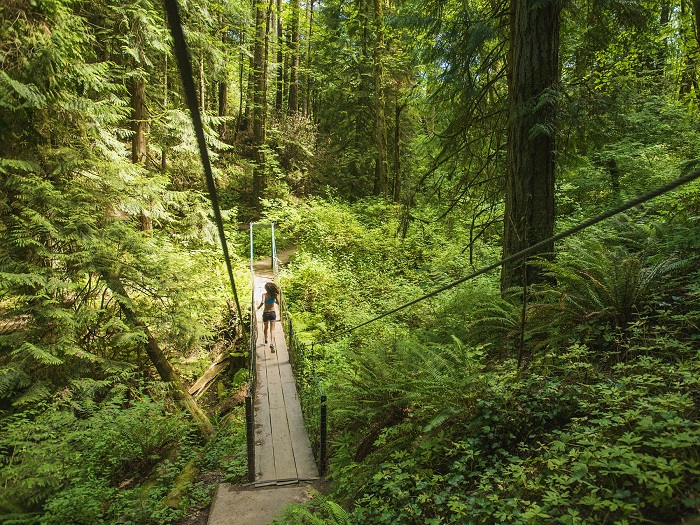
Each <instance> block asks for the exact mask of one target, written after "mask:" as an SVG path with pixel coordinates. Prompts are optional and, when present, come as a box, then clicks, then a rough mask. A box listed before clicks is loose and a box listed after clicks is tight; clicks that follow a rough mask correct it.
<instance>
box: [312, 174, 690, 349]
mask: <svg viewBox="0 0 700 525" xmlns="http://www.w3.org/2000/svg"><path fill="white" fill-rule="evenodd" d="M698 177H700V170H699V171H694V172H693V173H691V174H689V175H685V176H683V177H680V178H678V179H676V180H674V181H672V182H669V183H668V184H665V185H663V186H659V187H658V188H656V189H654V190H652V191H650V192H648V193H645V194H644V195H641V196H639V197H635V198H634V199H631V200H629V201H627V202H625V203H624V204H621V205H620V206H618V207H616V208H613V209H611V210H608V211H607V212H605V213H601V214H600V215H596V216H595V217H592V218H590V219H588V220H586V221H583V222H581V223H579V224H577V225H576V226H574V227H572V228H569V229H568V230H565V231H563V232H561V233H558V234H557V235H553V236H551V237H549V238H547V239H544V240H542V241H540V242H538V243H536V244H533V245H532V246H530V247H528V248H525V249H524V250H520V251H519V252H517V253H514V254H513V255H510V256H508V257H506V258H504V259H501V260H500V261H498V262H495V263H493V264H490V265H488V266H484V267H483V268H481V269H480V270H477V271H475V272H474V273H470V274H469V275H467V276H466V277H462V278H461V279H458V280H456V281H453V282H451V283H449V284H446V285H444V286H441V287H440V288H437V289H436V290H433V291H432V292H430V293H427V294H425V295H422V296H420V297H418V298H417V299H414V300H412V301H409V302H408V303H405V304H402V305H401V306H398V307H396V308H394V309H393V310H389V311H387V312H384V313H382V314H380V315H378V316H376V317H373V318H372V319H370V320H369V321H365V322H363V323H360V324H358V325H356V326H353V327H352V328H348V329H346V330H342V331H341V332H338V333H337V334H334V335H332V336H331V337H329V338H327V339H324V340H322V341H319V344H323V343H329V342H331V341H333V340H335V339H337V338H338V337H340V336H342V335H345V334H349V333H350V332H353V331H355V330H357V329H358V328H362V327H363V326H367V325H368V324H370V323H374V322H375V321H379V320H380V319H383V318H384V317H387V316H389V315H392V314H395V313H396V312H399V311H401V310H403V309H405V308H408V307H409V306H413V305H414V304H416V303H419V302H421V301H425V300H426V299H429V298H431V297H434V296H436V295H438V294H439V293H442V292H444V291H446V290H449V289H451V288H454V287H455V286H457V285H459V284H462V283H463V282H465V281H469V280H471V279H473V278H475V277H478V276H479V275H483V274H485V273H488V272H490V271H491V270H494V269H496V268H498V267H500V266H502V265H504V264H507V263H509V262H513V261H516V260H518V259H521V258H523V257H527V256H528V255H531V254H533V253H536V252H537V251H538V250H539V249H540V248H543V247H545V246H547V245H548V244H549V243H553V242H556V241H560V240H562V239H565V238H566V237H569V236H571V235H573V234H574V233H578V232H580V231H582V230H585V229H586V228H590V227H591V226H594V225H596V224H598V223H599V222H602V221H604V220H606V219H609V218H611V217H614V216H615V215H618V214H620V213H622V212H624V211H627V210H629V209H631V208H634V207H635V206H639V205H640V204H643V203H645V202H647V201H649V200H651V199H654V198H656V197H659V196H660V195H663V194H664V193H668V192H669V191H671V190H674V189H676V188H678V187H679V186H682V185H684V184H687V183H689V182H692V181H694V180H695V179H697V178H698Z"/></svg>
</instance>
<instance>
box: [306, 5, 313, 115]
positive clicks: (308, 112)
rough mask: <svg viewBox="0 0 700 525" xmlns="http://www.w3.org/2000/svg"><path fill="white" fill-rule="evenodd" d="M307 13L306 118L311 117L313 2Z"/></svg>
mask: <svg viewBox="0 0 700 525" xmlns="http://www.w3.org/2000/svg"><path fill="white" fill-rule="evenodd" d="M308 13H309V15H308V19H309V33H308V36H307V40H308V42H307V46H306V89H305V90H304V115H306V117H309V116H311V60H312V59H311V37H312V36H313V25H314V0H310V1H309V8H308Z"/></svg>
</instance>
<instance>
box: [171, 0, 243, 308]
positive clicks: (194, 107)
mask: <svg viewBox="0 0 700 525" xmlns="http://www.w3.org/2000/svg"><path fill="white" fill-rule="evenodd" d="M164 2H165V11H166V13H167V16H168V21H169V22H170V24H169V25H170V34H171V35H172V37H173V42H174V46H175V56H176V58H177V64H178V69H179V70H180V77H181V78H182V87H183V89H184V91H185V100H186V101H187V107H188V108H189V110H190V116H191V118H192V125H193V126H194V131H195V134H196V135H197V143H198V145H199V154H200V156H201V158H202V165H203V167H204V175H205V176H206V179H207V188H208V190H209V200H211V206H212V208H213V210H214V219H215V221H216V227H217V229H218V230H219V239H220V240H221V247H222V249H223V252H224V259H225V260H226V269H227V270H228V277H229V280H230V281H231V290H232V291H233V297H234V299H235V300H236V308H237V310H238V319H242V318H243V316H242V314H241V305H240V302H239V301H238V293H237V292H236V281H235V280H234V278H233V269H232V267H231V259H230V257H229V254H228V245H227V243H226V234H225V232H224V223H223V221H222V219H221V210H220V209H219V199H218V197H217V195H216V184H215V183H214V175H213V173H212V169H211V162H210V160H209V150H208V149H207V143H206V141H205V138H204V128H203V127H202V117H201V115H200V113H199V105H198V104H197V92H196V90H195V87H194V81H193V80H192V79H193V72H192V64H191V63H190V58H189V53H188V51H187V42H186V41H185V34H184V32H183V30H182V20H181V18H180V11H179V9H178V6H177V0H164Z"/></svg>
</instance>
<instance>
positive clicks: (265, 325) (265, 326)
mask: <svg viewBox="0 0 700 525" xmlns="http://www.w3.org/2000/svg"><path fill="white" fill-rule="evenodd" d="M269 324H270V321H265V322H264V323H263V328H264V329H263V332H264V333H265V343H267V325H269Z"/></svg>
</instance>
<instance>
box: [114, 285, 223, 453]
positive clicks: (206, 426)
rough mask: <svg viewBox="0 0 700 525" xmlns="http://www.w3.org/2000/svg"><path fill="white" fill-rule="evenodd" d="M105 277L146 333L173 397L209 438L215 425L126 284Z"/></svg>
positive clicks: (123, 307) (148, 347) (151, 355)
mask: <svg viewBox="0 0 700 525" xmlns="http://www.w3.org/2000/svg"><path fill="white" fill-rule="evenodd" d="M104 278H105V281H106V282H107V286H109V288H110V290H112V293H113V294H114V297H115V298H116V300H117V301H118V303H119V306H120V308H121V310H122V312H124V315H125V316H126V318H127V320H128V321H129V322H130V323H131V324H132V325H133V326H137V327H139V328H140V329H141V330H143V332H144V334H145V335H146V339H147V343H146V353H147V354H148V357H149V358H150V360H151V362H152V363H153V366H155V368H156V370H157V371H158V375H159V376H160V378H161V379H162V380H163V381H165V382H166V383H170V385H172V387H173V389H172V395H173V398H174V399H176V400H177V401H178V402H179V403H180V404H181V405H182V406H183V407H184V408H185V410H187V411H188V412H189V413H190V414H191V415H192V417H193V418H194V420H195V421H196V422H197V425H198V426H199V430H200V433H201V434H202V436H203V437H204V438H205V439H207V440H208V439H209V438H210V437H211V436H212V434H213V433H214V427H213V425H212V424H211V422H210V421H209V418H208V417H207V415H206V414H205V413H204V412H203V411H202V409H201V408H199V405H198V404H197V402H196V401H195V400H194V398H193V397H192V396H191V395H190V394H189V392H188V391H187V388H186V387H185V384H184V383H183V381H182V379H181V378H180V376H179V375H178V374H177V372H176V371H175V369H174V368H173V366H172V365H171V364H170V361H168V358H167V357H166V356H165V354H164V353H163V351H162V350H161V349H160V346H159V345H158V341H156V339H155V337H153V334H152V333H151V331H150V330H149V329H148V326H146V323H144V322H143V321H142V320H141V319H139V316H138V314H137V313H136V310H135V309H134V305H133V303H132V302H131V299H130V298H129V295H128V294H127V291H126V288H124V285H123V284H122V282H121V281H120V280H119V278H118V277H117V276H116V275H104Z"/></svg>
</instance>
